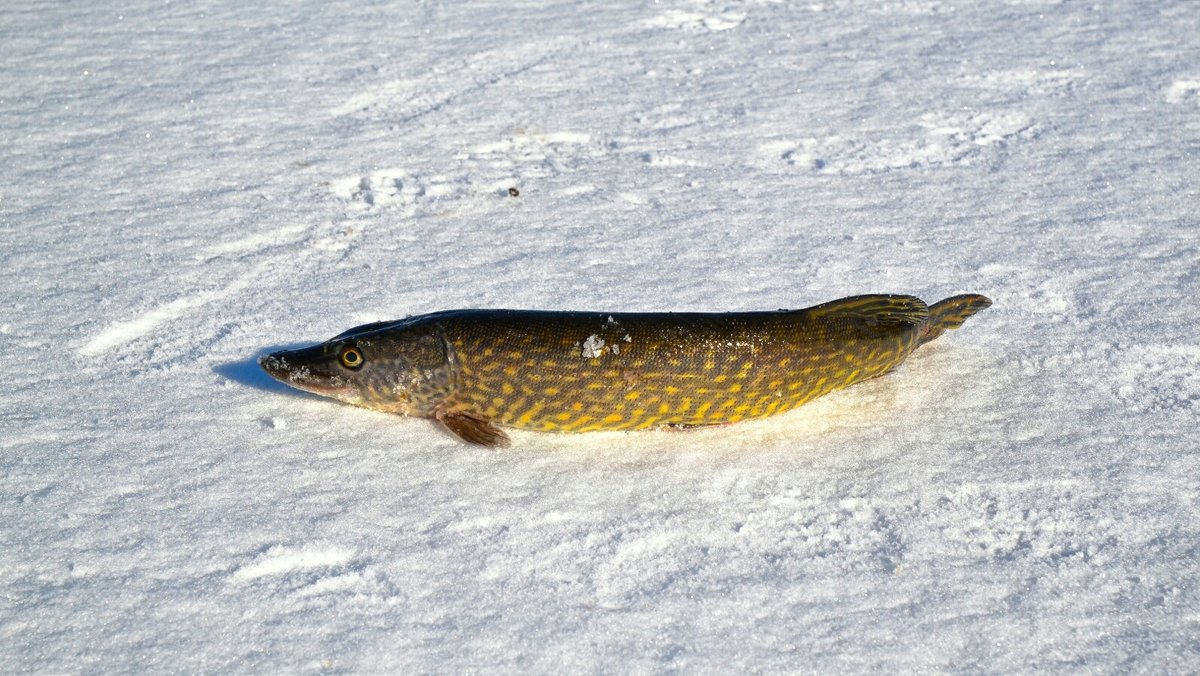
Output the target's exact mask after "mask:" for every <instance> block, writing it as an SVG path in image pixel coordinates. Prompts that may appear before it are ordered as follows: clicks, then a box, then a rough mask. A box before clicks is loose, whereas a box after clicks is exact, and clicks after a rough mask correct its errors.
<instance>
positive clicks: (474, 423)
mask: <svg viewBox="0 0 1200 676" xmlns="http://www.w3.org/2000/svg"><path fill="white" fill-rule="evenodd" d="M434 417H435V418H437V421H438V422H440V423H442V424H443V425H445V426H446V429H448V430H450V431H451V432H453V433H454V434H455V436H457V437H458V438H460V439H462V440H463V441H466V442H467V443H471V444H479V445H480V446H487V447H488V448H508V446H509V445H510V444H511V443H512V442H510V441H509V439H508V435H507V434H505V433H504V431H503V430H501V429H500V428H499V427H496V425H495V423H493V422H492V421H491V420H488V419H487V418H485V417H483V416H481V415H479V414H478V413H475V412H473V411H458V410H449V411H436V412H435V413H434Z"/></svg>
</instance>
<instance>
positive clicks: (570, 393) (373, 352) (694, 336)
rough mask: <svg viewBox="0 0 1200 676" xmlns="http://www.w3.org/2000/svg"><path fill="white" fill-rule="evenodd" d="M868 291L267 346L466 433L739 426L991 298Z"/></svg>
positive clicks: (861, 371)
mask: <svg viewBox="0 0 1200 676" xmlns="http://www.w3.org/2000/svg"><path fill="white" fill-rule="evenodd" d="M991 303H992V302H991V301H990V300H988V299H987V298H985V297H983V296H980V295H975V294H967V295H961V296H953V297H951V298H947V299H945V300H943V301H940V302H938V303H934V304H933V305H932V306H927V305H926V304H925V302H924V301H922V300H921V299H919V298H916V297H914V296H905V295H882V294H877V295H866V296H854V297H851V298H844V299H841V300H835V301H832V302H829V303H825V304H823V305H817V306H814V307H810V308H806V309H803V310H778V311H773V312H771V311H768V312H729V313H692V312H644V313H617V312H614V313H607V312H554V311H537V310H447V311H443V312H434V313H431V314H425V315H419V316H414V317H409V318H407V319H401V320H398V321H390V322H375V323H373V324H365V325H363V326H358V327H355V328H352V329H350V330H348V331H346V332H344V333H341V334H339V335H337V336H334V337H333V338H331V339H329V340H327V341H325V342H323V343H320V344H317V345H313V346H311V347H305V348H301V349H297V350H283V351H280V352H275V353H273V354H270V355H267V356H265V357H262V358H261V359H260V360H259V363H260V364H261V366H262V368H263V369H264V370H266V372H267V373H269V374H270V375H271V376H272V377H274V378H276V379H277V380H279V381H281V382H283V383H286V384H288V385H290V386H292V387H295V388H298V389H301V390H304V391H307V392H313V393H316V394H319V395H323V396H327V397H332V398H334V399H338V400H340V401H343V402H346V403H348V404H353V405H356V406H363V407H366V408H370V409H375V410H378V411H385V412H388V413H395V414H399V415H405V416H417V417H424V418H433V419H435V420H437V421H438V422H440V423H441V424H442V425H444V426H445V427H446V428H447V429H449V430H450V431H451V432H453V433H454V434H455V435H457V436H458V437H459V438H460V439H462V440H464V441H467V442H470V443H474V444H481V445H484V446H489V447H501V446H508V445H509V443H510V442H509V438H508V435H507V434H506V433H505V432H504V431H503V430H501V429H500V428H501V427H511V428H517V429H523V430H537V431H544V432H588V431H593V430H643V429H653V428H664V427H665V428H691V427H702V426H706V425H724V424H728V423H734V422H738V421H741V420H747V419H753V418H762V417H766V416H769V415H774V414H777V413H783V412H784V411H789V410H791V409H794V408H796V407H797V406H800V405H802V404H804V403H807V402H809V401H811V400H813V399H815V398H817V397H820V396H822V395H824V394H828V393H829V392H831V391H833V390H836V389H841V388H843V387H848V386H850V385H853V384H854V383H858V382H861V381H863V380H867V379H868V378H875V377H877V376H881V375H884V374H886V373H888V372H890V371H891V370H892V369H894V368H896V367H897V366H898V365H899V364H900V363H901V362H903V361H904V360H905V359H906V358H908V356H909V355H910V354H912V352H913V350H915V349H917V348H918V347H920V346H921V345H924V344H925V343H928V342H929V341H931V340H933V339H935V338H937V337H938V336H940V335H941V334H942V333H943V332H945V331H946V330H948V329H957V328H958V327H960V326H962V324H963V322H964V321H966V319H967V318H968V317H970V316H971V315H973V314H975V313H976V312H979V311H980V310H982V309H984V308H986V307H988V306H989V305H991Z"/></svg>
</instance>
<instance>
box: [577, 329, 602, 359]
mask: <svg viewBox="0 0 1200 676" xmlns="http://www.w3.org/2000/svg"><path fill="white" fill-rule="evenodd" d="M581 352H582V354H583V358H584V359H596V358H598V357H599V356H600V355H602V354H604V339H603V338H601V337H600V336H597V335H595V334H592V335H590V336H588V339H587V340H585V341H583V349H582V350H581Z"/></svg>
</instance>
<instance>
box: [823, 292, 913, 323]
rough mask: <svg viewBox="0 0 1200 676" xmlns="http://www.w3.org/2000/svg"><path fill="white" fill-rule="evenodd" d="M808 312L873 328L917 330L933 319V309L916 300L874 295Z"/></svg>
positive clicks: (841, 301)
mask: <svg viewBox="0 0 1200 676" xmlns="http://www.w3.org/2000/svg"><path fill="white" fill-rule="evenodd" d="M805 312H808V313H809V314H811V315H812V316H814V317H853V318H857V319H861V320H863V321H865V322H867V323H869V324H873V325H885V326H886V325H892V326H897V325H902V326H917V325H919V324H920V323H921V322H923V321H925V318H926V317H928V316H929V306H927V305H925V301H923V300H921V299H920V298H917V297H916V296H894V295H890V294H872V295H868V296H851V297H850V298H842V299H840V300H835V301H831V302H828V303H824V304H822V305H817V306H816V307H811V308H808V309H807V310H805Z"/></svg>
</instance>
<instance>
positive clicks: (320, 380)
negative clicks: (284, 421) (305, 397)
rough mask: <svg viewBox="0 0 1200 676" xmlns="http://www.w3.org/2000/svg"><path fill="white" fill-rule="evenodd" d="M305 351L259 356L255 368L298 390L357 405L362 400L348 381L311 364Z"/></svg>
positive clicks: (318, 365)
mask: <svg viewBox="0 0 1200 676" xmlns="http://www.w3.org/2000/svg"><path fill="white" fill-rule="evenodd" d="M305 352H306V350H283V351H280V352H274V353H272V354H268V355H266V356H264V357H260V358H259V360H258V365H259V366H261V367H262V369H263V370H264V371H266V372H267V374H268V375H269V376H271V377H272V378H274V379H275V380H278V381H279V382H281V383H283V384H284V385H288V386H289V387H294V388H296V389H298V390H303V391H305V392H311V393H312V394H319V395H321V396H323V397H331V398H333V399H339V400H341V401H344V402H347V403H350V404H357V403H359V399H360V398H361V397H360V395H359V391H358V388H357V387H356V386H355V385H354V384H353V383H351V382H350V381H349V380H348V379H347V378H344V377H342V376H340V375H338V374H336V373H328V372H327V369H325V368H322V366H323V364H320V363H317V364H314V363H312V362H313V360H312V359H311V358H306V355H305V354H304V353H305Z"/></svg>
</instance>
